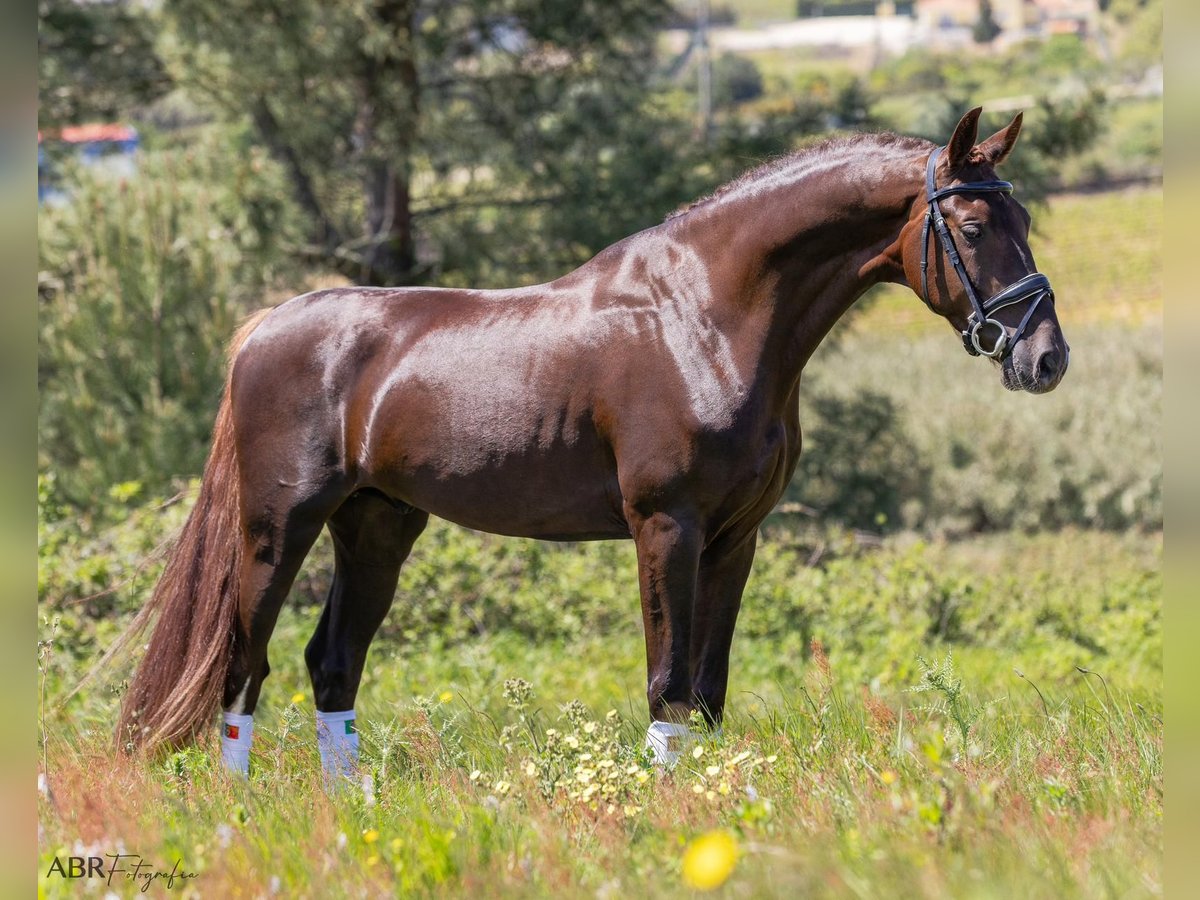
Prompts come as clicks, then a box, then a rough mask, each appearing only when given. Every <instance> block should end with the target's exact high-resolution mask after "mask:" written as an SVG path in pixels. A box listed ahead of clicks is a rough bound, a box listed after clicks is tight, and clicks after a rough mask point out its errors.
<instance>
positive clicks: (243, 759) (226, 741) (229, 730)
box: [221, 712, 254, 777]
mask: <svg viewBox="0 0 1200 900" xmlns="http://www.w3.org/2000/svg"><path fill="white" fill-rule="evenodd" d="M253 736H254V716H249V715H246V716H243V715H239V714H238V713H231V712H227V713H225V716H224V721H223V723H222V724H221V759H222V761H223V762H224V763H225V769H226V771H228V772H233V773H234V774H235V775H241V776H243V777H244V776H246V775H248V774H249V773H250V739H251V737H253Z"/></svg>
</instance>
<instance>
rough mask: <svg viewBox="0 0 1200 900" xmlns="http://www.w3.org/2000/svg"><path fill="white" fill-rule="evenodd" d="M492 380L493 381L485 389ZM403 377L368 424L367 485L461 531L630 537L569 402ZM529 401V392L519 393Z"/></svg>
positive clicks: (591, 435)
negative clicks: (466, 390)
mask: <svg viewBox="0 0 1200 900" xmlns="http://www.w3.org/2000/svg"><path fill="white" fill-rule="evenodd" d="M492 387H495V386H492ZM523 396H524V395H522V394H520V393H513V392H503V391H499V392H498V391H494V390H490V389H489V390H483V389H481V390H479V391H477V392H475V393H473V394H470V395H464V394H461V393H455V394H454V395H452V396H450V395H447V394H446V393H445V392H440V391H436V390H431V389H430V388H429V386H428V385H427V384H421V383H417V382H414V383H410V384H409V385H408V386H407V387H406V389H401V390H397V391H394V392H392V399H391V400H390V402H389V403H388V409H387V411H386V414H385V415H384V416H383V417H382V421H377V422H376V423H375V424H374V425H373V427H372V428H371V431H370V437H369V448H368V452H367V454H366V466H365V467H364V475H365V476H366V478H367V479H368V480H369V482H370V483H371V485H372V486H374V487H377V488H379V489H380V490H383V491H385V492H387V493H388V494H390V495H392V496H394V497H397V498H399V499H402V500H404V501H405V502H406V503H409V504H411V505H412V506H415V507H417V508H418V509H423V510H425V511H427V512H429V513H431V514H432V515H435V516H440V517H441V518H444V519H448V520H450V521H452V522H456V523H458V524H460V525H464V526H466V527H468V528H474V529H477V530H480V531H487V532H492V533H495V534H507V535H514V536H519V537H531V538H541V539H546V540H588V539H603V538H621V537H629V530H628V526H627V525H626V522H625V519H624V516H623V514H622V512H621V506H620V503H619V500H616V501H614V498H619V496H620V491H619V488H618V487H617V480H616V471H615V467H614V465H613V464H612V463H611V455H610V454H609V453H607V452H606V450H605V447H604V445H603V442H602V441H601V440H600V437H599V435H598V434H597V433H596V431H595V429H594V428H593V427H592V426H591V425H590V421H589V419H590V417H588V416H587V415H586V414H585V413H584V411H582V410H572V409H571V404H570V402H569V399H566V400H562V401H560V402H558V403H551V402H548V401H547V399H546V398H545V397H542V398H541V401H540V403H539V404H538V405H537V408H533V407H532V406H531V405H530V403H529V402H524V401H523V400H522V397H523ZM526 400H528V398H526Z"/></svg>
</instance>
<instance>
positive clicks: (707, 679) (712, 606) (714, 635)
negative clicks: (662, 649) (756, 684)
mask: <svg viewBox="0 0 1200 900" xmlns="http://www.w3.org/2000/svg"><path fill="white" fill-rule="evenodd" d="M757 544H758V530H757V529H755V530H754V531H752V532H751V533H750V534H749V535H748V536H739V537H736V538H731V539H729V540H719V541H716V542H714V543H712V544H710V545H709V546H708V547H707V548H706V549H705V551H704V553H703V554H702V555H701V557H700V577H699V583H698V585H697V588H696V606H695V609H694V610H693V613H692V654H691V658H692V690H693V691H694V692H695V695H696V701H697V703H698V704H699V707H700V711H701V713H703V714H704V717H705V719H707V720H708V723H709V724H710V725H713V726H719V725H720V724H721V718H722V716H723V715H724V713H725V691H726V688H727V686H728V684H729V648H730V646H731V644H732V643H733V629H734V626H735V625H736V624H737V615H738V610H739V609H740V608H741V605H742V592H743V591H744V590H745V588H746V579H747V578H748V577H749V576H750V566H751V564H752V563H753V562H754V550H755V547H756V546H757Z"/></svg>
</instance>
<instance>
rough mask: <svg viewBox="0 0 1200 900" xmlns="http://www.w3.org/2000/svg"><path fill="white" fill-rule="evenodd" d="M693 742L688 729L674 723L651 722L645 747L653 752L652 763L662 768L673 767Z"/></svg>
mask: <svg viewBox="0 0 1200 900" xmlns="http://www.w3.org/2000/svg"><path fill="white" fill-rule="evenodd" d="M695 740H696V735H695V734H694V733H693V732H692V730H691V729H690V728H688V727H687V726H686V725H677V724H675V723H674V722H659V721H653V722H651V723H650V728H649V729H648V730H647V731H646V746H647V747H649V748H650V749H651V750H653V751H654V761H655V762H656V763H658V764H659V765H664V766H673V765H675V763H677V762H678V761H679V757H680V755H681V754H683V753H685V752H687V750H688V749H689V748H690V747H691V745H692V744H693V743H694V742H695Z"/></svg>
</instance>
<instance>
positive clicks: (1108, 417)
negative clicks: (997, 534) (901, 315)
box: [788, 326, 1163, 533]
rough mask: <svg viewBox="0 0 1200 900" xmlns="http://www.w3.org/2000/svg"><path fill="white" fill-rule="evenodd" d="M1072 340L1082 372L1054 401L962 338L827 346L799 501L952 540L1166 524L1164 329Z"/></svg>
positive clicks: (843, 516)
mask: <svg viewBox="0 0 1200 900" xmlns="http://www.w3.org/2000/svg"><path fill="white" fill-rule="evenodd" d="M1067 330H1068V331H1069V334H1068V337H1069V339H1070V341H1071V346H1072V357H1071V371H1070V372H1069V373H1068V375H1067V377H1066V379H1065V380H1064V381H1063V383H1062V385H1061V386H1060V387H1059V388H1058V389H1057V390H1056V391H1055V392H1054V393H1052V394H1049V395H1046V396H1042V397H1033V396H1030V395H1028V394H1018V393H1009V392H1007V391H1004V390H1003V389H1002V388H1001V387H1000V385H999V383H998V381H999V378H998V375H997V373H996V371H995V369H993V368H992V367H990V366H987V365H985V364H981V363H980V361H979V360H978V359H973V358H972V357H969V356H967V355H966V354H965V353H963V352H962V348H961V346H959V344H958V343H957V342H956V341H955V340H954V339H953V338H952V337H951V336H950V335H949V334H938V335H936V336H930V337H924V338H919V339H912V338H908V337H902V338H897V337H890V336H887V335H880V334H874V333H870V334H866V333H864V334H855V335H853V336H850V337H847V338H846V339H845V340H843V341H842V342H841V343H840V344H837V345H836V346H833V347H829V348H822V349H821V350H819V351H818V353H817V355H816V356H815V357H814V359H813V361H812V363H811V364H810V369H811V371H812V373H813V375H812V376H811V377H806V384H807V385H808V392H807V394H805V393H803V392H802V397H801V417H800V424H801V427H802V429H805V431H806V434H808V435H810V437H811V440H810V439H806V441H805V449H804V455H802V456H801V465H800V468H799V470H798V471H799V473H800V477H797V479H796V480H795V481H794V483H793V485H792V487H791V488H790V489H789V494H788V498H789V499H791V500H798V501H800V502H802V503H806V504H809V505H812V506H817V507H819V508H820V509H821V510H822V511H824V512H825V513H827V514H828V516H829V517H830V518H833V519H835V520H840V521H844V522H847V523H848V524H852V525H859V526H863V525H866V524H868V522H869V521H870V519H871V518H872V510H874V512H875V514H877V515H880V516H883V517H886V524H888V525H889V526H907V527H915V528H922V529H928V530H932V531H939V532H946V533H963V532H969V531H980V530H997V529H1004V528H1016V529H1022V530H1032V529H1051V528H1061V527H1063V526H1066V525H1081V526H1088V527H1094V528H1110V529H1124V528H1130V527H1142V528H1149V529H1157V528H1161V527H1162V515H1163V512H1162V440H1161V436H1160V433H1159V422H1160V418H1161V412H1162V333H1161V330H1160V329H1158V328H1154V327H1144V328H1141V329H1136V328H1128V329H1122V330H1116V329H1111V328H1104V327H1095V326H1093V327H1091V328H1083V329H1071V328H1069V327H1068V329H1067ZM897 371H904V373H905V377H904V378H903V379H897V378H895V374H894V373H895V372H897ZM835 425H836V426H837V427H834V426H835ZM805 456H807V457H808V458H807V459H806V458H805ZM897 512H899V513H900V515H899V517H898V518H897V517H896V514H897Z"/></svg>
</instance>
